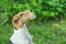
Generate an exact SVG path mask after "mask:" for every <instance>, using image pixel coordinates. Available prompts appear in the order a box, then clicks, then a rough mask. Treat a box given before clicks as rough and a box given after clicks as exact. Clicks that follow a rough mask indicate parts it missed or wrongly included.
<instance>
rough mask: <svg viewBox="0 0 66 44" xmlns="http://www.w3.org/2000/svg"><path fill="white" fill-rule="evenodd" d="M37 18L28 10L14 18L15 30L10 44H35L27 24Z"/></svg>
mask: <svg viewBox="0 0 66 44" xmlns="http://www.w3.org/2000/svg"><path fill="white" fill-rule="evenodd" d="M35 18H36V15H34V13H32V11H31V10H26V11H24V12H20V13H18V14H16V15H15V16H13V19H12V24H13V25H14V26H15V28H14V33H13V35H12V37H11V38H10V41H9V43H8V44H33V42H32V37H31V35H30V33H29V32H28V30H27V28H26V24H25V23H26V22H27V21H28V20H32V19H35Z"/></svg>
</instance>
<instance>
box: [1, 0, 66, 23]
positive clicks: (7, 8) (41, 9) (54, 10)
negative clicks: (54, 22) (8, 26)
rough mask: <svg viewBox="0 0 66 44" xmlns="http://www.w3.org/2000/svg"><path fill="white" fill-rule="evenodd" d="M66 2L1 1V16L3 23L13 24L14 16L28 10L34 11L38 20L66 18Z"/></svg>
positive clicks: (63, 0) (55, 0) (47, 0)
mask: <svg viewBox="0 0 66 44" xmlns="http://www.w3.org/2000/svg"><path fill="white" fill-rule="evenodd" d="M65 2H66V0H61V1H60V0H0V16H1V18H2V19H3V21H2V22H3V23H2V24H5V23H11V19H12V16H13V15H15V14H16V13H18V12H20V11H24V10H27V9H31V10H33V12H34V13H35V14H36V15H37V20H42V19H44V18H45V19H48V18H49V17H54V18H56V16H58V15H61V16H62V15H64V16H66V3H65Z"/></svg>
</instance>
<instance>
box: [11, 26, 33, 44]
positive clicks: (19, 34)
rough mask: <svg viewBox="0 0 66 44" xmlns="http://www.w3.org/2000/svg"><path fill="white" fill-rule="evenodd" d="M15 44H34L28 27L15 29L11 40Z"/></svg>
mask: <svg viewBox="0 0 66 44" xmlns="http://www.w3.org/2000/svg"><path fill="white" fill-rule="evenodd" d="M10 40H11V41H12V42H13V43H14V44H32V37H31V35H30V33H29V32H28V30H27V28H26V25H24V26H23V28H19V29H18V30H16V29H14V34H13V35H12V37H11V39H10Z"/></svg>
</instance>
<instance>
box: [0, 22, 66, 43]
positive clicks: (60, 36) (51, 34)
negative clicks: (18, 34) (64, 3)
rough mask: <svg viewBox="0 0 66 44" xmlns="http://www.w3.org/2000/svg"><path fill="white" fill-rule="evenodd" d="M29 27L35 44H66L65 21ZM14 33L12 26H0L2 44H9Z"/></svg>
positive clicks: (0, 41)
mask: <svg viewBox="0 0 66 44" xmlns="http://www.w3.org/2000/svg"><path fill="white" fill-rule="evenodd" d="M27 27H28V29H29V32H30V33H31V35H32V39H33V42H34V44H66V23H65V21H60V22H58V21H49V22H44V23H37V24H36V23H34V24H31V25H29V26H27ZM12 33H13V26H12V25H4V26H0V44H7V43H8V40H9V38H10V36H11V35H12Z"/></svg>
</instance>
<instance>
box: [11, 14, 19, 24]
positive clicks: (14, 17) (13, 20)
mask: <svg viewBox="0 0 66 44" xmlns="http://www.w3.org/2000/svg"><path fill="white" fill-rule="evenodd" d="M19 19H20V17H18V16H17V15H15V16H13V18H12V24H13V25H15V24H17V23H18V21H19Z"/></svg>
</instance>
